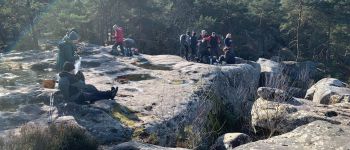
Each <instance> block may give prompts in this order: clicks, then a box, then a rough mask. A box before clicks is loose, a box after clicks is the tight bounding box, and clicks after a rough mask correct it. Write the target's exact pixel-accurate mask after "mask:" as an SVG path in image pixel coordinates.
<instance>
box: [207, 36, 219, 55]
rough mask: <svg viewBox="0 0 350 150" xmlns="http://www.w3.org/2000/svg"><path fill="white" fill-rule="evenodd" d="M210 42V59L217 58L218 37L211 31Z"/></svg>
mask: <svg viewBox="0 0 350 150" xmlns="http://www.w3.org/2000/svg"><path fill="white" fill-rule="evenodd" d="M209 44H210V56H211V59H212V60H215V59H214V57H215V58H216V59H218V58H219V49H220V38H219V37H218V36H217V35H216V33H215V32H213V33H212V34H211V36H210V39H209Z"/></svg>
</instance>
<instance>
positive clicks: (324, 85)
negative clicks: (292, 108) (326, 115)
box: [305, 78, 350, 105]
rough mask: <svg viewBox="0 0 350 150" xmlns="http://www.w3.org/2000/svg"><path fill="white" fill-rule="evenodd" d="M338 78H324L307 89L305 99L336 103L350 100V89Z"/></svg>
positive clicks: (322, 102) (327, 103)
mask: <svg viewBox="0 0 350 150" xmlns="http://www.w3.org/2000/svg"><path fill="white" fill-rule="evenodd" d="M347 87H348V85H347V84H346V83H344V82H342V81H340V80H338V79H334V78H324V79H322V80H320V81H318V82H317V83H316V84H315V85H313V86H312V87H311V88H310V89H308V90H307V93H306V95H305V99H309V100H312V101H313V102H315V103H319V104H326V105H329V104H335V103H340V102H349V97H350V89H349V88H347Z"/></svg>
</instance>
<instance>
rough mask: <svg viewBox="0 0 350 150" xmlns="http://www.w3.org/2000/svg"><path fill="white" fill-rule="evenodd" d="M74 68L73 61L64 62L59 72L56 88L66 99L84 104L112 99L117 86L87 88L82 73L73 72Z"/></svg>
mask: <svg viewBox="0 0 350 150" xmlns="http://www.w3.org/2000/svg"><path fill="white" fill-rule="evenodd" d="M74 69H75V68H74V64H73V63H71V62H66V63H64V65H63V71H62V72H61V73H59V77H60V79H59V81H58V89H59V90H60V92H61V93H62V95H63V97H64V99H65V100H66V101H69V102H75V103H78V104H84V103H85V102H86V101H89V102H90V103H94V102H96V101H99V100H106V99H111V100H113V99H114V97H115V96H116V94H117V92H118V87H116V88H115V87H112V88H111V90H110V91H99V90H97V89H96V88H95V89H91V88H88V86H87V85H86V84H85V81H84V80H85V77H84V75H83V73H82V72H80V71H79V72H78V73H77V74H75V73H74ZM87 89H89V90H87Z"/></svg>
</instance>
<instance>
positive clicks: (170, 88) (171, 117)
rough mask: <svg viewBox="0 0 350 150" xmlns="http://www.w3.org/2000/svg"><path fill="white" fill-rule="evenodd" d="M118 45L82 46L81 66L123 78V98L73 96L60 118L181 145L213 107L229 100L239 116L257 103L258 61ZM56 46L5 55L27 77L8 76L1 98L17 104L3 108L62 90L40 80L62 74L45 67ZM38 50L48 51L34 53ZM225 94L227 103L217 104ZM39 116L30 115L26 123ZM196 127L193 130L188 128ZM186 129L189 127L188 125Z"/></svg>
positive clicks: (101, 131) (107, 138)
mask: <svg viewBox="0 0 350 150" xmlns="http://www.w3.org/2000/svg"><path fill="white" fill-rule="evenodd" d="M110 50H111V46H109V47H100V46H95V45H85V48H83V50H82V51H81V54H82V69H81V70H82V71H83V73H84V74H85V78H86V82H87V83H88V84H92V85H95V86H96V88H98V89H100V90H109V89H110V87H111V86H115V85H117V86H118V87H119V92H118V95H117V97H116V101H114V102H111V101H106V100H103V101H100V102H96V103H95V104H92V105H86V106H80V105H76V104H72V103H67V104H66V105H55V106H56V107H55V110H56V114H55V115H57V116H54V117H53V119H54V120H55V119H57V118H59V119H58V120H56V121H58V122H60V121H61V122H62V121H63V122H66V121H68V122H70V121H71V122H73V123H74V120H75V121H76V123H77V124H79V125H80V126H81V127H83V128H85V129H86V130H88V131H89V132H90V133H91V135H93V136H95V137H96V138H97V139H98V140H99V142H100V143H104V144H108V143H114V144H115V143H121V142H126V141H129V140H131V139H135V140H138V141H142V142H149V143H154V144H158V145H162V146H175V145H176V144H177V143H178V141H177V140H178V139H177V137H178V135H179V134H184V137H186V136H189V134H191V133H192V132H195V133H202V131H205V126H203V124H206V123H207V122H208V115H209V114H210V113H212V114H215V112H217V111H221V109H222V108H221V106H224V107H225V109H227V110H229V111H230V113H232V114H235V115H236V116H235V118H236V117H237V118H238V117H241V116H242V115H245V114H246V113H247V112H249V111H250V109H251V105H252V103H251V101H253V100H254V99H253V97H254V95H255V93H256V89H257V84H258V80H259V73H260V66H259V65H257V64H256V63H254V62H248V64H236V65H228V66H210V65H206V64H198V63H193V62H187V61H185V60H183V59H182V58H180V57H177V56H170V55H159V56H150V55H139V56H134V57H131V58H126V57H115V56H112V55H110V54H109V53H108V52H109V51H110ZM55 53H56V50H54V51H53V52H32V54H30V53H25V57H22V54H20V53H18V54H16V55H15V54H9V55H5V56H4V58H5V59H3V60H5V61H6V63H5V62H4V64H7V65H8V64H9V62H10V64H11V63H13V65H12V66H9V67H7V68H4V70H6V69H7V70H10V71H11V72H12V73H13V77H14V78H26V79H25V80H24V81H20V82H18V81H16V82H15V81H13V82H15V83H13V84H12V79H11V83H9V82H8V81H7V80H4V82H5V83H6V84H4V86H1V88H0V91H1V92H0V102H1V103H2V102H4V103H6V104H7V103H8V104H9V106H11V107H13V109H12V110H4V109H1V110H0V111H3V112H8V111H14V112H15V114H16V113H17V112H21V111H20V110H19V108H18V107H16V105H17V104H28V103H30V104H34V105H38V104H40V105H43V106H46V107H47V105H48V104H49V103H48V102H49V98H50V95H51V93H54V92H55V90H48V89H42V88H40V86H41V85H40V83H41V80H44V79H52V78H54V77H55V72H53V71H51V70H45V69H44V71H43V68H42V66H46V65H49V64H52V60H50V59H49V58H55V56H53V54H55ZM34 54H35V56H34ZM32 58H38V59H39V58H40V59H39V60H38V61H32ZM31 61H32V62H31ZM53 62H54V61H53ZM18 64H25V65H23V66H24V67H23V68H25V69H23V68H22V69H21V67H18V66H16V65H18ZM31 66H32V67H31ZM33 66H35V67H33ZM10 67H11V68H10ZM15 67H17V68H15ZM30 68H33V70H31V69H30ZM34 68H35V69H34ZM14 69H15V70H14ZM0 70H1V69H0ZM23 72H24V73H23ZM23 74H24V75H26V76H22V75H23ZM0 75H2V72H1V71H0ZM17 76H18V77H17ZM11 77H12V75H11ZM29 79H30V80H29ZM33 79H34V80H33ZM0 82H2V80H1V79H0ZM17 82H18V83H17ZM10 84H11V86H9V85H10ZM61 102H62V101H57V103H61ZM218 102H220V105H216V103H218ZM221 102H223V103H221ZM55 104H56V100H55ZM214 104H215V105H214ZM40 105H39V106H40ZM218 106H220V107H218ZM242 108H243V109H242ZM26 113H30V112H26ZM42 116H43V117H44V118H45V117H48V112H47V111H45V112H43V114H42ZM71 117H73V118H74V120H73V118H71ZM67 118H68V119H67ZM3 120H11V119H9V118H4V119H3ZM35 120H37V119H36V118H30V117H28V118H27V119H26V120H24V121H23V122H21V123H26V122H29V121H35ZM44 120H45V119H44ZM3 127H6V128H4V129H11V128H17V124H14V123H9V124H7V125H4V126H3ZM189 128H190V129H191V132H190V131H188V130H187V129H189ZM185 129H186V132H183V131H185ZM164 133H167V134H164ZM203 134H204V133H203ZM203 137H204V136H198V137H195V140H197V141H198V142H200V141H201V140H202V138H203Z"/></svg>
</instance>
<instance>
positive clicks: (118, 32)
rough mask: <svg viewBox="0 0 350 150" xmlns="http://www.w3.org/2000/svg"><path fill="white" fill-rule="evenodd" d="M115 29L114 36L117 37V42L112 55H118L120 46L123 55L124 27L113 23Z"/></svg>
mask: <svg viewBox="0 0 350 150" xmlns="http://www.w3.org/2000/svg"><path fill="white" fill-rule="evenodd" d="M113 30H114V38H115V43H114V45H113V48H112V51H111V54H112V55H118V50H117V48H118V46H119V48H120V51H121V53H122V55H124V56H125V52H124V46H123V42H124V30H123V28H122V27H119V26H118V25H116V24H115V25H113Z"/></svg>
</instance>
